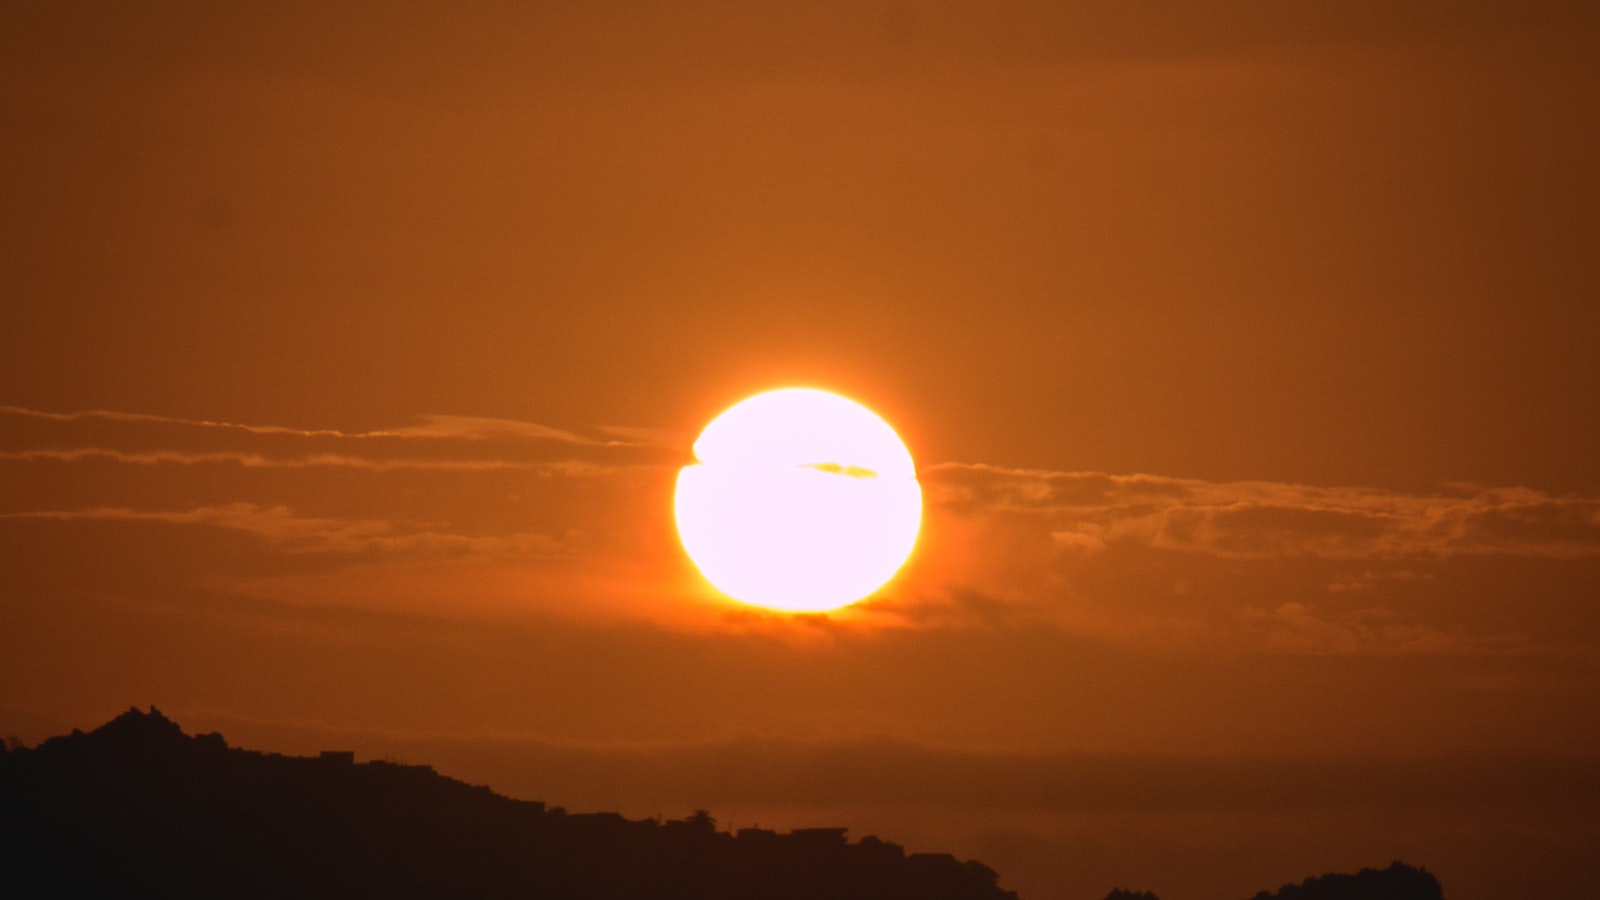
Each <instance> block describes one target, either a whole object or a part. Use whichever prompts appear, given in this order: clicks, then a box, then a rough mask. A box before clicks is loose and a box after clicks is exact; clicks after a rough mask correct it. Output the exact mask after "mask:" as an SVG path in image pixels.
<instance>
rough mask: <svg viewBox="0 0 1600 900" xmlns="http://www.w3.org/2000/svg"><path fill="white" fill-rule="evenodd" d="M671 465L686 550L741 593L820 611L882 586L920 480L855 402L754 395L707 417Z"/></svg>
mask: <svg viewBox="0 0 1600 900" xmlns="http://www.w3.org/2000/svg"><path fill="white" fill-rule="evenodd" d="M694 453H695V459H696V460H697V462H696V463H695V464H693V465H688V466H685V467H684V468H683V469H682V471H680V472H679V473H678V488H677V495H676V498H675V507H676V512H677V520H678V535H679V537H680V538H681V539H682V541H683V547H684V550H685V551H686V552H687V553H688V554H689V558H690V559H691V560H693V561H694V564H695V566H696V567H698V568H699V569H700V572H701V574H702V575H704V576H705V577H706V580H707V581H709V582H711V584H712V585H713V586H715V587H716V588H717V589H719V590H721V591H722V592H723V593H725V594H727V595H728V596H730V597H733V598H734V599H736V600H739V601H742V602H744V603H748V604H752V605H755V606H763V607H767V608H770V609H778V610H786V611H790V612H821V611H825V610H831V609H837V608H839V607H841V606H846V605H848V604H851V603H854V602H855V601H857V600H860V599H862V598H864V597H867V596H868V595H870V594H872V593H873V592H875V591H877V590H878V589H879V588H881V587H882V586H883V585H884V584H885V583H886V582H888V580H889V579H890V578H892V577H893V576H894V574H895V572H897V571H898V570H899V569H900V566H901V565H902V564H904V563H905V561H906V559H907V558H908V557H909V556H910V555H911V550H912V547H913V546H914V545H915V544H916V540H917V532H918V530H919V528H920V526H921V522H922V489H921V487H920V486H919V485H918V484H917V479H916V470H915V468H914V466H913V464H912V461H911V454H910V453H909V452H908V451H907V450H906V447H905V444H904V443H902V442H901V441H900V437H899V435H897V434H895V432H894V429H893V428H890V427H889V425H888V423H886V422H884V421H883V419H881V418H879V417H878V416H877V415H876V414H875V413H873V412H872V411H871V410H869V409H867V408H866V407H864V406H862V405H861V404H859V403H856V402H855V401H853V400H847V399H845V398H844V397H840V396H838V395H837V394H830V393H828V392H826V391H819V390H814V389H811V388H786V389H784V390H778V391H770V392H768V393H765V394H758V395H756V396H754V397H751V398H749V399H747V400H744V401H743V402H741V403H738V404H736V405H735V406H733V407H731V408H730V409H728V410H727V411H726V412H724V413H723V414H722V415H720V416H718V417H717V418H716V419H714V420H712V422H711V424H709V425H707V426H706V429H705V431H704V432H702V433H701V435H700V438H699V440H697V441H695V445H694Z"/></svg>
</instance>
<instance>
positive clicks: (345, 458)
mask: <svg viewBox="0 0 1600 900" xmlns="http://www.w3.org/2000/svg"><path fill="white" fill-rule="evenodd" d="M0 460H9V461H15V462H37V461H51V462H64V463H73V462H83V461H89V460H102V461H106V462H115V463H125V464H128V465H139V466H161V465H178V466H198V465H237V466H243V467H245V468H261V469H314V468H335V469H364V470H367V471H372V472H391V471H422V472H427V471H439V472H492V471H500V470H510V471H525V472H541V473H547V474H563V475H584V474H595V473H597V472H599V471H601V470H602V467H600V466H597V465H595V464H591V463H584V462H579V461H566V460H562V461H550V462H544V461H532V460H506V459H374V458H370V457H363V456H353V455H347V454H337V453H315V454H311V455H308V456H289V457H276V456H266V455H263V454H260V453H243V452H228V451H220V452H204V453H188V452H183V451H179V450H152V451H144V452H137V451H127V450H114V449H110V448H107V447H72V448H65V449H55V448H52V449H42V450H4V451H0Z"/></svg>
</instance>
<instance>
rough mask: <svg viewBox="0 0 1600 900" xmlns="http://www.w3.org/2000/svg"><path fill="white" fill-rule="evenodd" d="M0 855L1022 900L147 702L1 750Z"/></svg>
mask: <svg viewBox="0 0 1600 900" xmlns="http://www.w3.org/2000/svg"><path fill="white" fill-rule="evenodd" d="M0 847H3V848H4V850H3V852H0V857H3V863H4V865H3V866H0V871H3V873H4V874H3V876H0V877H3V878H4V882H0V890H4V891H5V892H7V893H11V892H12V891H14V890H16V889H17V888H19V887H20V888H23V890H22V892H21V894H12V895H13V896H28V897H40V898H46V897H63V898H65V897H129V898H133V897H152V898H153V897H162V898H191V897H193V898H199V897H230V898H257V897H259V898H267V897H271V898H282V897H296V898H306V900H311V898H341V900H346V898H351V897H386V898H406V897H417V898H422V897H427V898H451V897H473V898H499V897H507V898H509V897H516V898H539V897H545V898H562V900H590V898H593V900H602V898H604V900H612V898H616V900H621V898H660V900H669V898H697V900H756V898H761V900H800V898H808V900H809V898H835V900H856V898H860V900H867V898H874V900H889V898H913V897H915V898H927V900H1015V898H1016V895H1015V894H1014V893H1012V892H1010V891H1005V890H1002V889H1001V888H1000V887H999V886H998V885H997V883H996V881H997V876H996V874H995V872H994V871H993V870H992V869H989V868H988V867H986V866H984V865H983V864H981V863H978V862H975V861H966V862H963V861H960V860H957V859H956V858H955V857H953V856H950V855H948V854H926V853H911V854H908V853H906V852H905V851H904V850H903V849H902V848H901V847H899V846H898V845H895V844H892V843H889V842H887V841H882V840H879V839H877V838H874V837H866V838H862V839H861V840H860V841H857V842H854V843H851V842H849V841H848V840H847V838H846V832H845V829H843V828H812V829H797V830H795V831H792V832H789V833H787V834H779V833H776V832H772V831H766V830H761V829H743V830H741V831H739V832H738V833H737V834H734V833H729V832H722V831H718V830H717V829H716V824H715V822H714V821H713V820H712V818H711V817H710V815H709V814H707V813H705V812H703V811H697V812H696V813H695V814H694V815H692V816H690V817H688V818H686V819H682V820H673V821H665V822H662V821H656V820H653V819H650V820H642V821H633V820H629V819H626V818H623V817H622V816H620V815H617V814H615V813H593V814H583V815H579V814H570V813H567V812H565V811H564V810H562V809H560V808H546V806H545V805H544V804H543V803H538V802H530V801H519V800H512V799H510V798H507V797H503V796H500V795H498V794H495V793H493V792H492V791H490V790H489V789H488V788H487V787H476V786H472V785H468V784H465V783H463V782H460V781H457V780H455V779H452V778H447V777H444V776H442V775H439V774H437V773H435V772H434V771H433V770H432V769H431V768H429V767H427V766H410V765H400V764H397V763H390V762H379V761H373V762H365V763H360V764H357V763H356V762H355V761H354V759H353V756H352V755H351V754H349V753H324V754H322V756H321V757H291V756H281V755H278V754H270V753H258V752H254V751H249V750H242V749H236V748H232V747H229V746H228V745H227V743H226V742H225V741H224V740H223V738H222V736H221V735H219V734H203V735H199V736H195V737H190V736H188V735H186V734H184V733H183V731H182V729H180V728H179V727H178V725H177V724H176V723H174V722H172V721H171V720H170V719H168V718H166V717H165V716H163V715H162V714H161V713H160V711H158V710H157V709H156V708H155V707H151V708H150V711H149V712H148V713H145V712H141V711H139V710H138V709H130V710H129V711H128V712H126V713H123V714H122V715H121V716H118V717H117V718H116V719H114V720H112V721H111V722H109V723H107V724H106V725H104V726H102V727H100V728H98V729H95V730H94V731H92V732H88V733H84V732H81V731H74V732H73V733H72V734H71V735H68V736H65V737H56V738H51V739H49V740H47V741H45V742H44V743H42V744H40V745H39V746H38V747H35V748H31V749H29V748H14V749H10V750H7V751H5V752H3V753H0Z"/></svg>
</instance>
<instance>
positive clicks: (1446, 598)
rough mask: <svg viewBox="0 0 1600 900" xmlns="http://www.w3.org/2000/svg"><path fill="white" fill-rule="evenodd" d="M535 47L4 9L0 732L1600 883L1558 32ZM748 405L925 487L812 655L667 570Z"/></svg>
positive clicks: (1596, 404)
mask: <svg viewBox="0 0 1600 900" xmlns="http://www.w3.org/2000/svg"><path fill="white" fill-rule="evenodd" d="M13 6H18V5H17V4H13ZM531 6H533V5H532V4H509V3H508V4H496V3H476V4H467V5H465V6H462V5H461V4H450V5H444V4H438V5H429V4H407V5H405V9H404V10H396V9H393V8H391V5H390V4H378V3H368V4H329V3H276V4H264V5H261V6H260V7H259V9H258V10H257V11H255V12H248V13H244V12H238V11H228V12H224V11H220V10H219V9H218V8H216V5H215V4H203V3H185V2H169V3H147V4H137V5H132V6H130V5H126V4H114V3H109V2H107V3H94V2H84V3H58V4H35V5H32V6H30V7H27V8H17V9H8V10H7V11H5V12H4V13H3V14H0V73H3V76H4V77H3V78H0V117H3V118H0V136H3V137H0V162H3V165H0V202H3V208H4V209H5V215H4V216H3V217H0V229H3V234H0V297H3V298H4V300H3V303H0V315H3V319H0V350H3V352H0V535H3V537H0V730H4V731H5V732H6V733H11V734H15V735H17V736H19V737H21V738H23V739H24V740H28V741H32V740H37V739H39V738H42V737H45V736H47V735H50V734H53V733H59V732H61V731H65V730H68V729H70V728H72V727H91V726H93V725H96V724H98V723H100V722H102V721H104V720H106V719H108V718H110V717H111V716H113V715H115V714H116V713H117V712H119V711H121V710H122V709H125V708H126V707H127V706H129V705H131V704H135V703H137V704H140V705H144V704H148V703H152V702H153V703H156V704H158V705H159V706H161V708H162V709H163V710H164V711H166V712H168V713H169V714H171V715H173V716H174V717H175V718H176V719H178V721H179V722H180V723H182V724H183V725H185V727H187V728H188V729H189V730H191V731H195V730H202V731H203V730H210V729H219V730H221V731H223V732H224V734H225V735H227V736H228V738H229V739H230V740H231V741H233V742H235V743H240V744H245V745H247V746H254V747H259V748H263V749H278V750H284V751H288V752H311V751H315V750H318V749H322V748H323V747H325V746H331V745H338V746H350V747H355V748H357V749H358V751H359V752H360V753H362V754H363V755H374V756H383V755H390V756H405V757H408V758H413V759H415V760H417V761H429V762H436V763H437V764H438V765H439V768H440V769H441V770H443V771H446V772H447V773H451V774H458V775H460V776H461V777H465V778H468V779H470V780H475V781H480V782H488V783H490V784H492V785H494V786H495V787H496V788H498V789H500V790H503V791H505V792H508V793H512V794H515V795H518V796H527V797H535V798H539V799H546V800H549V801H550V802H552V803H564V804H566V805H568V806H571V807H573V808H600V807H605V808H617V809H621V810H623V811H624V812H625V813H628V814H630V815H652V814H658V813H659V814H665V815H681V814H685V813H686V812H687V811H688V810H690V809H692V808H694V807H696V806H710V807H711V808H712V811H713V813H715V814H717V815H718V816H719V817H721V818H722V819H723V820H724V821H728V820H732V821H733V822H734V823H735V824H746V825H747V824H750V823H752V822H755V821H760V822H761V823H762V824H764V825H777V826H780V827H787V826H791V825H806V824H848V825H851V826H852V828H853V833H855V834H856V836H858V837H859V836H861V835H862V834H865V833H868V832H871V831H876V832H878V833H879V834H880V835H882V836H884V837H887V838H890V839H894V840H898V841H900V842H902V843H905V844H907V845H908V846H912V847H913V848H915V849H934V850H945V849H948V850H953V851H955V852H958V853H961V854H963V855H967V856H978V857H980V858H982V859H984V860H985V861H986V862H988V863H990V864H991V865H993V866H994V867H995V868H997V869H999V870H1000V872H1001V873H1002V884H1004V885H1006V886H1008V887H1012V888H1016V889H1018V890H1020V891H1022V893H1023V896H1024V898H1025V900H1038V898H1041V897H1056V896H1059V897H1081V898H1088V900H1094V898H1098V897H1100V896H1103V895H1104V893H1105V892H1106V891H1107V890H1109V889H1110V888H1111V887H1112V886H1114V885H1122V886H1127V887H1136V888H1149V889H1153V890H1155V891H1156V892H1157V893H1158V894H1160V896H1161V897H1163V898H1164V900H1200V898H1207V897H1228V896H1240V897H1242V896H1248V895H1249V894H1251V893H1253V892H1254V891H1256V890H1258V889H1260V888H1266V887H1273V886H1276V885H1277V884H1279V883H1281V882H1283V881H1288V880H1293V879H1299V878H1302V877H1304V876H1307V875H1311V874H1315V873H1317V872H1321V871H1325V870H1328V869H1334V868H1343V869H1347V870H1353V869H1355V868H1359V867H1361V866H1364V865H1386V864H1387V863H1388V862H1389V861H1390V860H1391V859H1393V858H1401V859H1405V860H1406V861H1408V862H1412V863H1414V864H1418V865H1426V866H1428V867H1429V868H1430V869H1431V870H1433V871H1435V872H1437V873H1438V874H1439V876H1440V878H1441V880H1442V881H1443V883H1444V887H1445V890H1446V891H1447V893H1448V895H1449V896H1450V897H1452V898H1453V900H1474V898H1490V897H1496V896H1506V895H1508V894H1519V893H1520V894H1524V895H1526V894H1530V893H1533V892H1534V891H1533V888H1534V887H1537V886H1543V887H1544V888H1546V889H1549V890H1552V891H1559V892H1565V893H1567V894H1572V895H1576V894H1583V893H1593V892H1597V891H1600V882H1596V881H1595V876H1594V875H1593V873H1592V872H1591V871H1589V869H1590V868H1591V867H1589V866H1588V865H1587V863H1586V862H1585V861H1584V860H1585V859H1586V855H1585V854H1586V852H1587V850H1586V848H1592V846H1593V845H1594V843H1595V841H1596V839H1597V838H1600V832H1596V830H1595V828H1596V826H1595V825H1594V824H1593V823H1592V821H1589V819H1590V818H1591V817H1589V816H1587V815H1585V813H1584V810H1586V809H1592V808H1593V806H1594V804H1595V803H1596V802H1600V777H1597V776H1600V769H1597V766H1596V763H1597V761H1600V720H1597V719H1596V717H1595V715H1594V710H1595V709H1597V708H1600V614H1597V613H1596V607H1595V603H1596V601H1597V600H1600V466H1597V465H1596V464H1595V460H1596V459H1600V416H1597V415H1596V414H1595V410H1596V409H1597V408H1600V353H1596V352H1595V349H1594V348H1595V347H1596V346H1597V345H1600V304H1597V302H1596V300H1597V298H1600V264H1597V263H1596V256H1595V251H1594V248H1595V247H1600V214H1597V211H1600V177H1597V175H1596V167H1595V160H1597V159H1600V125H1597V124H1596V123H1600V63H1597V60H1600V16H1596V14H1595V13H1594V12H1592V11H1591V7H1590V6H1589V5H1588V4H1580V3H1569V4H1562V3H1532V4H1529V3H1517V4H1511V3H1484V2H1477V3H1454V4H1425V3H1421V2H1413V0H1402V2H1398V3H1390V4H1383V5H1381V6H1373V5H1370V4H1354V3H1325V4H1316V5H1315V6H1316V9H1315V10H1307V9H1301V8H1299V5H1285V4H1280V3H1267V2H1240V0H1224V2H1220V3H1216V2H1213V3H1205V4H1200V3H1170V4H1162V5H1159V6H1144V5H1127V4H1118V5H1109V4H1107V5H1093V6H1091V5H1088V4H1076V5H1071V4H1059V3H999V4H984V5H982V6H981V8H980V6H979V5H977V4H957V3H948V4H947V3H907V4H896V3H820V4H800V5H797V8H795V9H789V10H785V11H783V12H773V11H759V7H760V5H756V4H735V3H723V4H719V3H697V4H679V3H652V4H584V5H581V6H578V5H573V7H572V9H569V10H567V11H555V10H534V9H529V8H525V7H531ZM1307 6H1310V5H1309V4H1308V5H1307ZM802 7H803V8H802ZM787 384H807V385H812V386H817V387H823V388H828V389H831V390H836V391H839V392H842V393H845V394H847V395H850V396H852V397H855V398H856V399H858V400H861V401H862V402H865V403H866V404H868V405H869V406H871V407H873V408H874V409H875V410H877V411H878V412H879V413H881V414H882V415H884V417H885V418H887V419H888V420H889V421H890V422H891V423H893V424H894V425H895V426H896V427H897V428H898V429H899V431H900V433H901V434H902V436H904V437H905V438H906V440H907V442H908V444H909V445H910V448H911V451H912V453H913V455H914V456H915V458H916V460H917V462H918V465H919V470H920V477H921V479H922V483H923V487H924V491H925V494H926V498H927V504H928V513H927V518H926V520H925V523H924V531H925V537H924V540H923V543H922V544H921V545H920V546H919V549H918V551H917V552H916V554H915V555H914V556H913V558H912V562H911V564H910V565H909V567H908V568H907V570H906V571H905V572H904V573H903V575H902V577H901V578H899V579H898V580H897V581H895V582H894V583H893V584H892V586H891V587H890V588H889V589H888V590H887V591H885V592H884V593H883V594H882V595H881V596H880V597H878V598H876V599H875V600H873V601H871V602H869V603H867V604H863V605H862V606H861V607H859V608H857V609H854V610H852V611H850V612H849V613H847V614H843V615H836V616H832V617H829V618H827V619H815V618H807V619H799V620H791V619H783V618H779V617H770V616H764V615H759V614H754V613H751V612H748V611H740V610H738V609H736V608H734V607H732V606H731V605H729V604H727V603H726V602H723V601H720V600H718V599H716V598H715V597H714V596H712V595H711V594H710V593H709V591H708V589H707V588H705V586H704V585H703V584H702V583H701V582H700V581H699V580H698V578H697V576H696V575H695V573H694V571H693V569H692V567H691V566H690V565H689V563H688V562H687V561H686V560H685V559H684V558H683V556H682V554H681V551H680V550H679V549H678V545H677V542H676V538H675V535H674V533H673V530H672V519H671V510H670V497H671V492H672V483H673V478H674V476H675V473H676V469H677V467H678V466H680V465H682V464H683V463H684V462H685V461H686V460H687V459H688V457H689V445H690V443H691V442H692V440H693V437H694V435H695V433H696V432H697V431H698V429H699V428H700V427H701V426H702V425H703V424H704V423H705V422H706V421H707V420H709V419H710V418H711V417H712V416H713V415H714V414H715V413H716V412H718V411H719V410H721V409H723V408H725V407H726V406H728V405H729V404H731V403H733V402H734V401H736V400H738V399H740V398H741V397H743V396H746V395H748V394H751V393H754V392H756V391H758V390H762V389H766V388H771V387H776V386H781V385H787ZM1530 870H1531V871H1530ZM1540 879H1543V880H1540Z"/></svg>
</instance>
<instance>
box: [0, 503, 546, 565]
mask: <svg viewBox="0 0 1600 900" xmlns="http://www.w3.org/2000/svg"><path fill="white" fill-rule="evenodd" d="M0 518H3V519H36V520H49V521H57V522H84V521H87V522H135V523H157V524H166V525H203V526H211V527H215V528H225V529H228V530H231V531H240V532H244V533H246V534H250V535H254V536H255V537H258V538H261V539H262V540H264V541H266V542H268V543H270V544H273V545H275V546H277V547H278V548H280V549H282V550H284V551H287V552H296V553H341V554H364V553H371V552H381V553H385V554H394V555H397V556H405V557H412V558H415V557H416V556H418V555H426V556H439V555H449V556H460V555H480V554H491V553H501V554H503V553H508V552H512V553H515V554H517V555H530V554H548V553H551V552H555V551H557V550H558V549H559V542H557V541H556V540H554V539H552V538H550V537H548V536H545V535H538V534H498V535H468V534H460V533H454V532H451V531H449V530H447V529H446V528H444V527H443V526H441V525H439V524H437V523H426V522H406V521H395V520H386V519H339V518H328V517H317V516H304V515H299V514H297V513H296V512H295V511H294V510H292V509H290V508H288V507H286V506H262V505H259V504H255V503H229V504H225V505H220V506H199V507H193V508H190V509H183V510H141V509H130V508H128V507H116V506H104V507H95V508H90V509H74V510H45V511H37V512H15V513H5V514H0Z"/></svg>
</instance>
